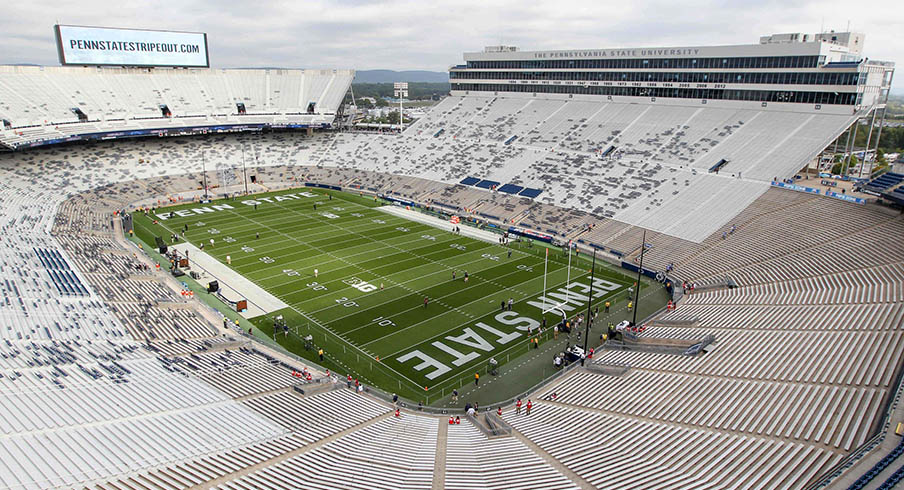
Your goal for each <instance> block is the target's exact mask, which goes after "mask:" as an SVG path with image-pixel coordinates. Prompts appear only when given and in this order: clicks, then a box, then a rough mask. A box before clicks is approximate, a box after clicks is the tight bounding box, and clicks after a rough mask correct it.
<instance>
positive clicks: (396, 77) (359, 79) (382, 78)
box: [352, 70, 449, 83]
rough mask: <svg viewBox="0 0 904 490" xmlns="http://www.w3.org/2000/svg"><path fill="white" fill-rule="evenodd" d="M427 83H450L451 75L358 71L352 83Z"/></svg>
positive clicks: (419, 72) (431, 72)
mask: <svg viewBox="0 0 904 490" xmlns="http://www.w3.org/2000/svg"><path fill="white" fill-rule="evenodd" d="M392 82H427V83H449V74H448V73H446V72H442V71H425V70H409V71H393V70H358V71H356V72H355V79H354V80H353V81H352V83H392Z"/></svg>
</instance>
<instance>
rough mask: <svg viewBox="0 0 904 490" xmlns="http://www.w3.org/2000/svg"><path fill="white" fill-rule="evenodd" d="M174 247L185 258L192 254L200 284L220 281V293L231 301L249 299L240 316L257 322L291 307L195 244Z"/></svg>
mask: <svg viewBox="0 0 904 490" xmlns="http://www.w3.org/2000/svg"><path fill="white" fill-rule="evenodd" d="M170 247H171V248H175V249H176V250H178V251H179V253H181V254H182V255H185V251H186V250H187V251H188V259H189V263H190V264H191V266H192V269H199V271H198V272H200V273H201V278H200V279H199V280H198V283H199V284H202V285H203V284H204V283H206V282H208V281H210V280H216V281H217V282H219V284H220V289H223V290H226V291H229V292H230V293H231V294H229V296H230V297H236V298H244V299H247V300H248V309H247V310H246V311H245V312H244V313H240V315H242V316H243V317H245V318H254V317H257V316H261V315H264V314H268V313H271V312H274V311H277V310H282V309H284V308H288V307H289V305H287V304H285V303H283V302H282V301H281V300H280V299H279V298H277V297H276V296H273V295H272V294H270V293H268V292H267V291H266V290H264V289H263V288H261V287H260V286H258V285H257V284H255V283H253V282H251V281H250V280H248V279H246V278H245V276H243V275H241V274H239V273H238V272H236V271H235V270H233V269H232V268H231V267H229V266H227V265H226V264H224V263H222V262H220V261H219V260H217V259H215V258H213V257H211V256H210V255H209V254H207V253H206V252H204V251H203V250H201V249H199V248H198V247H196V246H194V245H192V244H191V243H189V242H186V241H183V242H180V243H178V244H176V245H171V246H170Z"/></svg>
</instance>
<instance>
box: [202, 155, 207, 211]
mask: <svg viewBox="0 0 904 490" xmlns="http://www.w3.org/2000/svg"><path fill="white" fill-rule="evenodd" d="M201 177H202V179H201V180H202V182H203V185H204V199H207V163H206V162H205V161H204V152H203V151H202V152H201Z"/></svg>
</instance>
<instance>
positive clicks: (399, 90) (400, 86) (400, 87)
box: [393, 82, 408, 133]
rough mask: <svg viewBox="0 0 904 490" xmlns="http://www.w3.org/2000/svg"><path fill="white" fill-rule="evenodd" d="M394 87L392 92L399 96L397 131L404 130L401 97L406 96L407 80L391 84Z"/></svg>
mask: <svg viewBox="0 0 904 490" xmlns="http://www.w3.org/2000/svg"><path fill="white" fill-rule="evenodd" d="M393 88H394V89H395V90H394V91H393V93H395V96H396V97H398V98H399V133H401V132H402V131H404V130H405V123H404V122H403V118H402V97H408V82H396V83H394V84H393Z"/></svg>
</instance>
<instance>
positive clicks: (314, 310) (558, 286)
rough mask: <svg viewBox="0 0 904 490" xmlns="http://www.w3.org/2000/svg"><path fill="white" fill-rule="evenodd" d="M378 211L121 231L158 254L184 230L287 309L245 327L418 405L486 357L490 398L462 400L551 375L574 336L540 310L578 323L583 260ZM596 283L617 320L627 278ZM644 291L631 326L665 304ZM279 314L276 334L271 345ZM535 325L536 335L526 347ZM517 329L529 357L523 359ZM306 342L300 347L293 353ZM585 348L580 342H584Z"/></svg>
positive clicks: (460, 382) (234, 216)
mask: <svg viewBox="0 0 904 490" xmlns="http://www.w3.org/2000/svg"><path fill="white" fill-rule="evenodd" d="M255 204H256V205H255ZM383 204H384V203H383V202H382V201H380V200H374V199H372V198H368V197H363V196H359V195H355V194H349V193H342V192H337V191H325V190H323V189H316V188H301V189H290V190H286V191H280V192H275V193H268V194H259V195H251V196H245V197H239V198H237V199H236V200H234V201H233V200H222V201H214V202H212V203H209V204H200V203H188V204H181V205H178V206H172V207H167V208H162V209H158V210H156V212H151V213H149V214H148V215H145V214H144V213H142V212H136V213H134V214H133V222H134V228H135V233H136V235H137V236H138V237H139V238H140V239H141V240H143V241H144V242H145V243H147V244H153V243H154V237H156V236H160V237H162V238H163V239H165V240H166V241H168V242H169V237H170V235H171V233H181V231H182V230H184V228H185V225H188V230H187V231H186V232H185V239H187V240H188V241H190V242H192V243H193V244H195V245H196V246H199V247H200V246H201V244H204V243H208V245H209V240H210V238H214V239H215V240H216V245H215V246H214V247H213V248H211V247H209V246H208V247H207V248H205V250H204V251H205V252H206V253H208V254H210V255H212V256H213V257H215V258H217V259H218V260H220V261H221V262H223V263H224V264H225V263H226V257H227V256H230V257H231V264H230V265H229V267H231V268H233V269H234V270H236V271H237V272H239V273H240V274H242V275H243V276H245V277H246V278H248V279H249V280H251V281H253V282H255V283H256V284H257V285H259V286H260V287H262V288H263V289H265V290H266V291H268V292H269V293H271V294H272V295H274V296H276V297H277V298H279V299H280V300H282V301H283V302H285V303H286V304H288V305H289V308H286V309H284V310H280V311H276V312H271V313H270V314H268V315H262V316H259V317H257V318H252V319H251V323H253V324H254V325H255V326H256V327H257V328H258V329H259V330H260V332H261V333H263V334H265V335H266V336H268V337H271V338H274V339H275V340H276V341H277V342H278V343H279V344H280V345H282V346H283V347H285V348H286V349H287V350H289V351H290V352H293V353H296V354H298V355H300V356H302V357H304V358H306V359H310V360H311V361H312V362H316V363H317V364H320V365H321V366H323V367H324V368H328V369H331V370H332V371H334V372H336V373H338V374H339V375H342V376H344V375H345V374H346V373H350V374H352V376H353V377H357V378H358V379H360V380H362V382H364V383H367V384H370V385H373V386H377V387H379V388H381V389H383V390H385V391H388V392H395V393H398V394H399V395H401V396H404V397H406V398H409V399H411V400H419V401H423V402H424V403H425V404H437V403H448V398H449V394H450V393H451V391H452V390H453V389H459V390H460V391H463V389H464V388H465V387H467V386H469V385H470V384H473V380H474V373H475V372H479V373H480V374H481V376H483V377H484V379H485V380H486V381H485V385H489V384H490V383H489V382H490V381H491V380H490V379H487V378H486V372H487V361H488V359H489V358H490V357H494V358H495V359H496V360H497V361H499V362H500V364H501V365H502V366H501V367H500V371H501V372H503V373H505V374H504V375H503V376H501V377H499V378H498V379H493V381H498V382H497V383H496V388H494V389H492V390H470V391H473V396H475V397H476V399H477V400H479V402H480V403H482V404H484V403H489V402H490V401H494V400H499V399H501V398H502V397H503V396H504V395H505V394H506V393H509V392H513V393H515V392H518V391H519V390H523V389H526V388H527V387H529V386H532V385H533V384H535V383H536V381H538V378H539V379H542V378H543V377H545V376H546V375H547V374H551V371H550V369H551V360H552V355H553V354H554V353H555V352H557V351H560V350H561V348H564V345H565V344H564V342H570V343H572V344H573V343H575V342H576V334H575V333H572V335H571V336H566V335H563V334H560V335H559V338H558V339H553V337H554V335H553V332H552V326H553V325H554V324H555V323H557V322H558V320H559V319H560V318H561V314H560V313H555V312H547V313H546V314H545V315H542V312H543V311H545V310H547V309H548V308H549V307H550V306H552V305H553V304H560V303H564V305H565V306H564V308H565V309H568V308H571V310H570V311H568V314H569V316H570V317H571V316H574V315H577V314H578V313H583V312H586V309H587V302H588V299H590V298H589V286H590V278H589V276H590V274H589V273H590V270H589V269H590V265H589V261H588V260H587V258H586V257H584V256H579V257H575V256H573V257H572V264H571V268H570V269H569V267H568V257H567V254H566V253H565V252H564V251H562V250H561V249H558V248H549V251H550V252H549V254H550V258H549V261H548V263H547V264H544V259H545V254H546V249H547V247H546V245H545V244H539V243H538V242H534V243H530V242H526V241H524V242H520V243H514V244H510V245H508V246H502V245H499V244H492V243H487V242H483V241H478V240H475V239H471V238H467V237H464V236H461V235H456V234H453V233H451V232H450V231H449V230H441V229H438V228H436V227H432V226H429V225H426V224H423V223H416V222H413V221H410V220H406V219H403V218H400V217H398V216H394V215H390V214H388V213H384V212H382V211H380V210H379V209H376V208H378V207H379V206H381V205H383ZM215 207H216V209H214V208H215ZM315 207H316V209H315ZM170 213H172V214H170ZM155 219H156V221H157V224H155V223H154V220H155ZM450 228H451V226H450ZM258 236H259V238H258ZM544 266H545V267H544ZM544 268H546V269H547V273H546V278H545V279H546V280H545V283H546V289H545V291H546V293H547V294H545V295H544ZM315 269H317V271H318V272H317V273H316V274H315V272H314V270H315ZM466 271H467V274H468V281H467V282H465V280H464V274H465V272H466ZM453 272H454V274H455V276H454V279H453ZM594 279H595V284H594V297H593V298H592V303H593V307H596V306H597V305H600V304H602V303H603V302H605V301H607V300H608V301H610V302H613V301H614V303H615V306H614V307H613V312H612V314H615V311H616V310H617V309H618V307H622V308H624V307H625V306H626V305H627V302H628V300H627V299H625V298H626V296H627V288H628V287H629V286H631V285H632V284H633V283H634V281H635V280H636V276H634V275H632V274H630V273H629V272H628V271H624V270H622V269H620V268H618V267H615V266H612V265H610V264H608V263H604V262H602V261H598V262H597V268H596V270H595V271H594ZM566 286H567V287H566ZM644 286H645V287H644V288H643V289H642V295H643V296H644V300H642V301H641V302H640V305H641V309H640V310H639V311H638V317H639V318H643V317H645V316H646V315H648V314H650V313H652V312H654V311H656V310H658V309H659V308H660V307H661V306H662V305H663V304H664V303H665V301H666V300H667V298H666V293H665V292H664V291H663V290H662V287H661V286H660V285H659V284H656V283H654V282H646V284H644ZM544 296H545V299H544ZM425 297H426V298H428V302H427V305H426V306H425V305H424V298H425ZM509 299H511V300H512V303H513V305H512V309H511V311H507V310H508V305H507V303H508V300H509ZM502 302H506V305H505V307H503V306H502ZM600 309H601V310H602V308H600ZM625 313H626V312H625ZM277 315H282V316H283V318H284V319H285V321H286V324H287V326H288V332H286V331H283V332H279V333H278V334H277V335H274V317H275V316H277ZM544 316H545V320H546V324H547V326H548V327H547V328H546V329H545V331H544V333H543V334H542V335H540V336H538V335H537V334H536V331H537V329H536V327H538V326H539V325H540V322H541V321H542V320H543V317H544ZM618 319H620V318H615V317H613V318H612V320H616V322H617V320H618ZM603 325H605V323H603ZM529 329H530V330H531V331H533V335H532V337H538V338H539V341H540V347H541V348H539V349H538V348H534V349H533V350H531V347H532V346H533V344H531V343H530V342H529V340H528V339H529V335H528V330H529ZM256 333H257V332H256ZM308 336H310V337H311V339H312V342H306V341H305V338H306V337H308ZM596 336H597V334H596V333H595V332H594V333H591V340H594V339H595V338H596ZM591 345H593V344H591ZM319 349H323V350H324V358H323V360H322V361H321V360H320V359H319V356H318V355H317V352H318V350H319ZM541 354H542V355H541ZM528 359H530V361H529V362H528V361H527V360H528ZM514 366H518V369H513V367H514ZM538 369H539V370H538ZM478 388H479V387H478Z"/></svg>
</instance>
